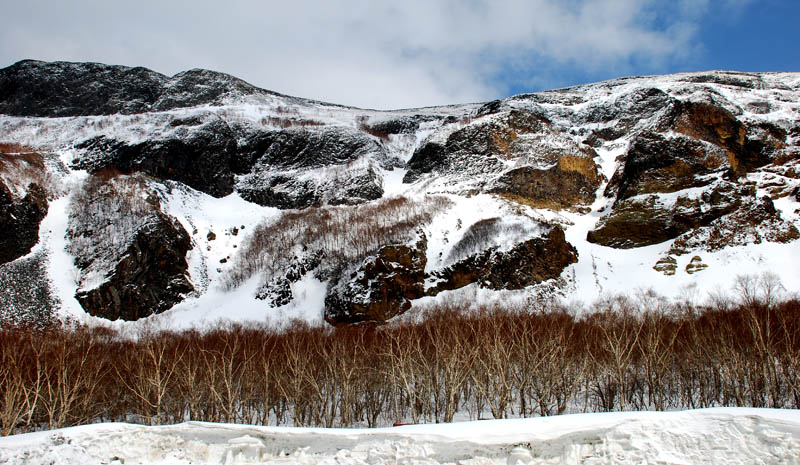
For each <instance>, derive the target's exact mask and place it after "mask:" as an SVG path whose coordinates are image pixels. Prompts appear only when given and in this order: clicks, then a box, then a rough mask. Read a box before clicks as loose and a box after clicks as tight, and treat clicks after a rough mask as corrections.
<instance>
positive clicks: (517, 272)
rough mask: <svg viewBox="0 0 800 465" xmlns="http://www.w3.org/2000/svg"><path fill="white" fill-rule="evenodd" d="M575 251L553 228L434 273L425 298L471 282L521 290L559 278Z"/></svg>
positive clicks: (490, 287) (574, 256) (573, 257)
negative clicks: (502, 248)
mask: <svg viewBox="0 0 800 465" xmlns="http://www.w3.org/2000/svg"><path fill="white" fill-rule="evenodd" d="M577 261H578V252H577V250H576V249H575V247H573V246H572V245H571V244H570V243H569V242H567V241H566V239H565V238H564V231H563V230H562V229H561V228H560V227H557V226H556V227H554V228H553V229H551V230H550V232H549V233H547V234H546V235H545V236H543V237H537V238H533V239H529V240H527V241H524V242H520V243H519V244H516V245H515V246H513V247H512V248H511V249H509V250H508V251H501V250H499V249H498V248H497V247H492V248H490V249H488V250H485V251H483V252H481V253H478V254H476V255H473V256H471V257H468V258H466V259H463V260H461V261H459V262H457V263H455V264H453V265H450V266H448V267H446V268H444V269H443V270H439V271H436V272H434V273H433V276H434V277H435V278H436V280H437V283H436V285H435V286H433V287H431V288H429V289H428V291H427V292H426V294H427V295H436V294H438V293H439V292H441V291H446V290H452V289H458V288H461V287H464V286H466V285H469V284H472V283H479V285H480V286H481V287H485V288H489V289H522V288H524V287H527V286H531V285H533V284H538V283H541V282H543V281H547V280H548V279H554V278H558V277H559V276H560V275H561V272H562V271H564V268H566V267H567V266H568V265H570V264H571V263H576V262H577Z"/></svg>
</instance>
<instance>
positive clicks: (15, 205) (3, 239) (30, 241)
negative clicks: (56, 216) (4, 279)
mask: <svg viewBox="0 0 800 465" xmlns="http://www.w3.org/2000/svg"><path fill="white" fill-rule="evenodd" d="M46 214H47V193H46V192H45V190H44V189H43V188H42V187H41V186H39V185H38V184H31V185H29V186H28V192H27V193H26V194H25V197H23V198H21V199H18V198H16V197H15V196H14V194H13V193H12V192H11V191H10V189H9V188H8V186H6V185H5V184H4V183H3V182H2V180H0V229H1V230H2V231H3V233H2V234H1V235H0V264H2V263H6V262H10V261H12V260H15V259H17V258H19V257H22V256H23V255H26V254H27V253H28V252H30V251H31V249H32V248H33V246H34V245H36V243H37V242H39V223H41V222H42V219H44V217H45V215H46Z"/></svg>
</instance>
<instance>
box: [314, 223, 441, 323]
mask: <svg viewBox="0 0 800 465" xmlns="http://www.w3.org/2000/svg"><path fill="white" fill-rule="evenodd" d="M420 236H421V237H420V239H419V240H418V241H417V242H416V244H414V245H389V246H385V247H382V248H381V249H380V250H379V251H378V252H377V253H376V254H375V256H373V257H370V258H368V259H366V260H365V261H364V263H363V264H362V266H361V267H360V268H359V269H358V270H357V271H355V272H354V273H353V274H352V275H351V276H350V280H349V281H346V282H341V283H339V284H338V285H337V286H334V287H333V288H331V289H330V290H329V292H328V295H327V297H325V320H326V321H328V322H329V323H331V324H334V325H335V324H342V323H383V322H386V321H388V320H389V319H390V318H392V317H394V316H397V315H399V314H401V313H403V312H405V311H406V310H408V309H409V308H410V307H411V300H413V299H418V298H420V297H422V296H423V295H424V283H425V264H426V262H427V259H426V255H425V253H426V250H427V240H426V239H425V236H424V234H422V233H421V232H420Z"/></svg>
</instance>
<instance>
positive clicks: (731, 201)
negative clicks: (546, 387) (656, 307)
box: [586, 183, 755, 249]
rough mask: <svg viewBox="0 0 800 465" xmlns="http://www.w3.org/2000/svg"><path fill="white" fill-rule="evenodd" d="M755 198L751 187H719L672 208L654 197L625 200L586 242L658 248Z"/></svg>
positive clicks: (679, 200)
mask: <svg viewBox="0 0 800 465" xmlns="http://www.w3.org/2000/svg"><path fill="white" fill-rule="evenodd" d="M754 194H755V190H754V189H753V188H752V186H741V185H738V184H734V183H721V184H719V185H717V186H716V187H713V188H710V189H709V190H707V191H705V192H703V193H702V194H700V196H699V197H693V196H689V195H683V196H678V197H677V199H676V200H675V202H674V205H664V204H662V201H661V200H660V199H659V197H658V196H657V195H645V196H641V197H635V198H630V199H624V200H622V201H619V202H617V204H616V205H615V207H614V209H613V210H612V211H611V213H610V214H609V215H608V216H606V217H604V218H603V219H602V220H601V221H600V222H599V223H598V225H597V227H596V228H595V229H594V230H593V231H589V233H588V234H587V237H586V239H587V240H588V241H589V242H593V243H597V244H600V245H605V246H609V247H615V248H620V249H628V248H633V247H642V246H646V245H652V244H658V243H660V242H664V241H667V240H670V239H674V238H676V237H678V236H680V235H681V234H683V233H685V232H687V231H689V230H692V229H694V228H699V227H701V226H706V225H708V224H710V223H711V222H712V221H714V220H716V219H717V218H720V217H722V216H724V215H726V214H728V213H731V212H732V211H734V210H736V209H737V208H739V207H740V206H741V205H742V202H743V199H746V198H747V197H752V196H753V195H754Z"/></svg>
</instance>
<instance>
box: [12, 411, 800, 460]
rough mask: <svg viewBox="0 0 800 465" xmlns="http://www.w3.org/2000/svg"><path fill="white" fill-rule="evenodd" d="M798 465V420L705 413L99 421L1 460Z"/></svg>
mask: <svg viewBox="0 0 800 465" xmlns="http://www.w3.org/2000/svg"><path fill="white" fill-rule="evenodd" d="M41 463H59V464H64V465H77V464H81V465H84V464H86V465H88V464H128V465H130V464H141V465H149V464H153V465H156V464H176V465H179V464H195V465H202V464H209V465H210V464H228V465H233V464H255V463H260V464H290V463H291V464H299V465H306V464H342V465H345V464H346V465H351V464H352V465H356V464H358V465H361V464H419V465H422V464H444V463H452V464H464V465H467V464H486V465H488V464H503V465H505V464H509V465H517V464H564V465H572V464H576V465H577V464H585V465H602V464H616V465H627V464H631V465H633V464H649V465H654V464H676V465H677V464H685V465H689V464H763V465H770V464H787V465H788V464H796V463H800V413H798V411H794V410H769V409H734V408H724V409H708V410H695V411H684V412H666V413H665V412H658V413H656V412H628V413H600V414H580V415H564V416H557V417H541V418H532V419H517V420H488V421H478V422H464V423H451V424H439V425H411V426H401V427H396V428H380V429H373V430H365V429H351V430H347V429H320V428H283V427H256V426H242V425H230V424H215V423H198V422H189V423H182V424H178V425H172V426H150V427H148V426H135V425H130V424H98V425H88V426H79V427H73V428H67V429H62V430H56V431H49V432H41V433H30V434H24V435H19V436H9V437H6V438H0V464H4V465H5V464H19V465H28V464H31V465H32V464H41Z"/></svg>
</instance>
